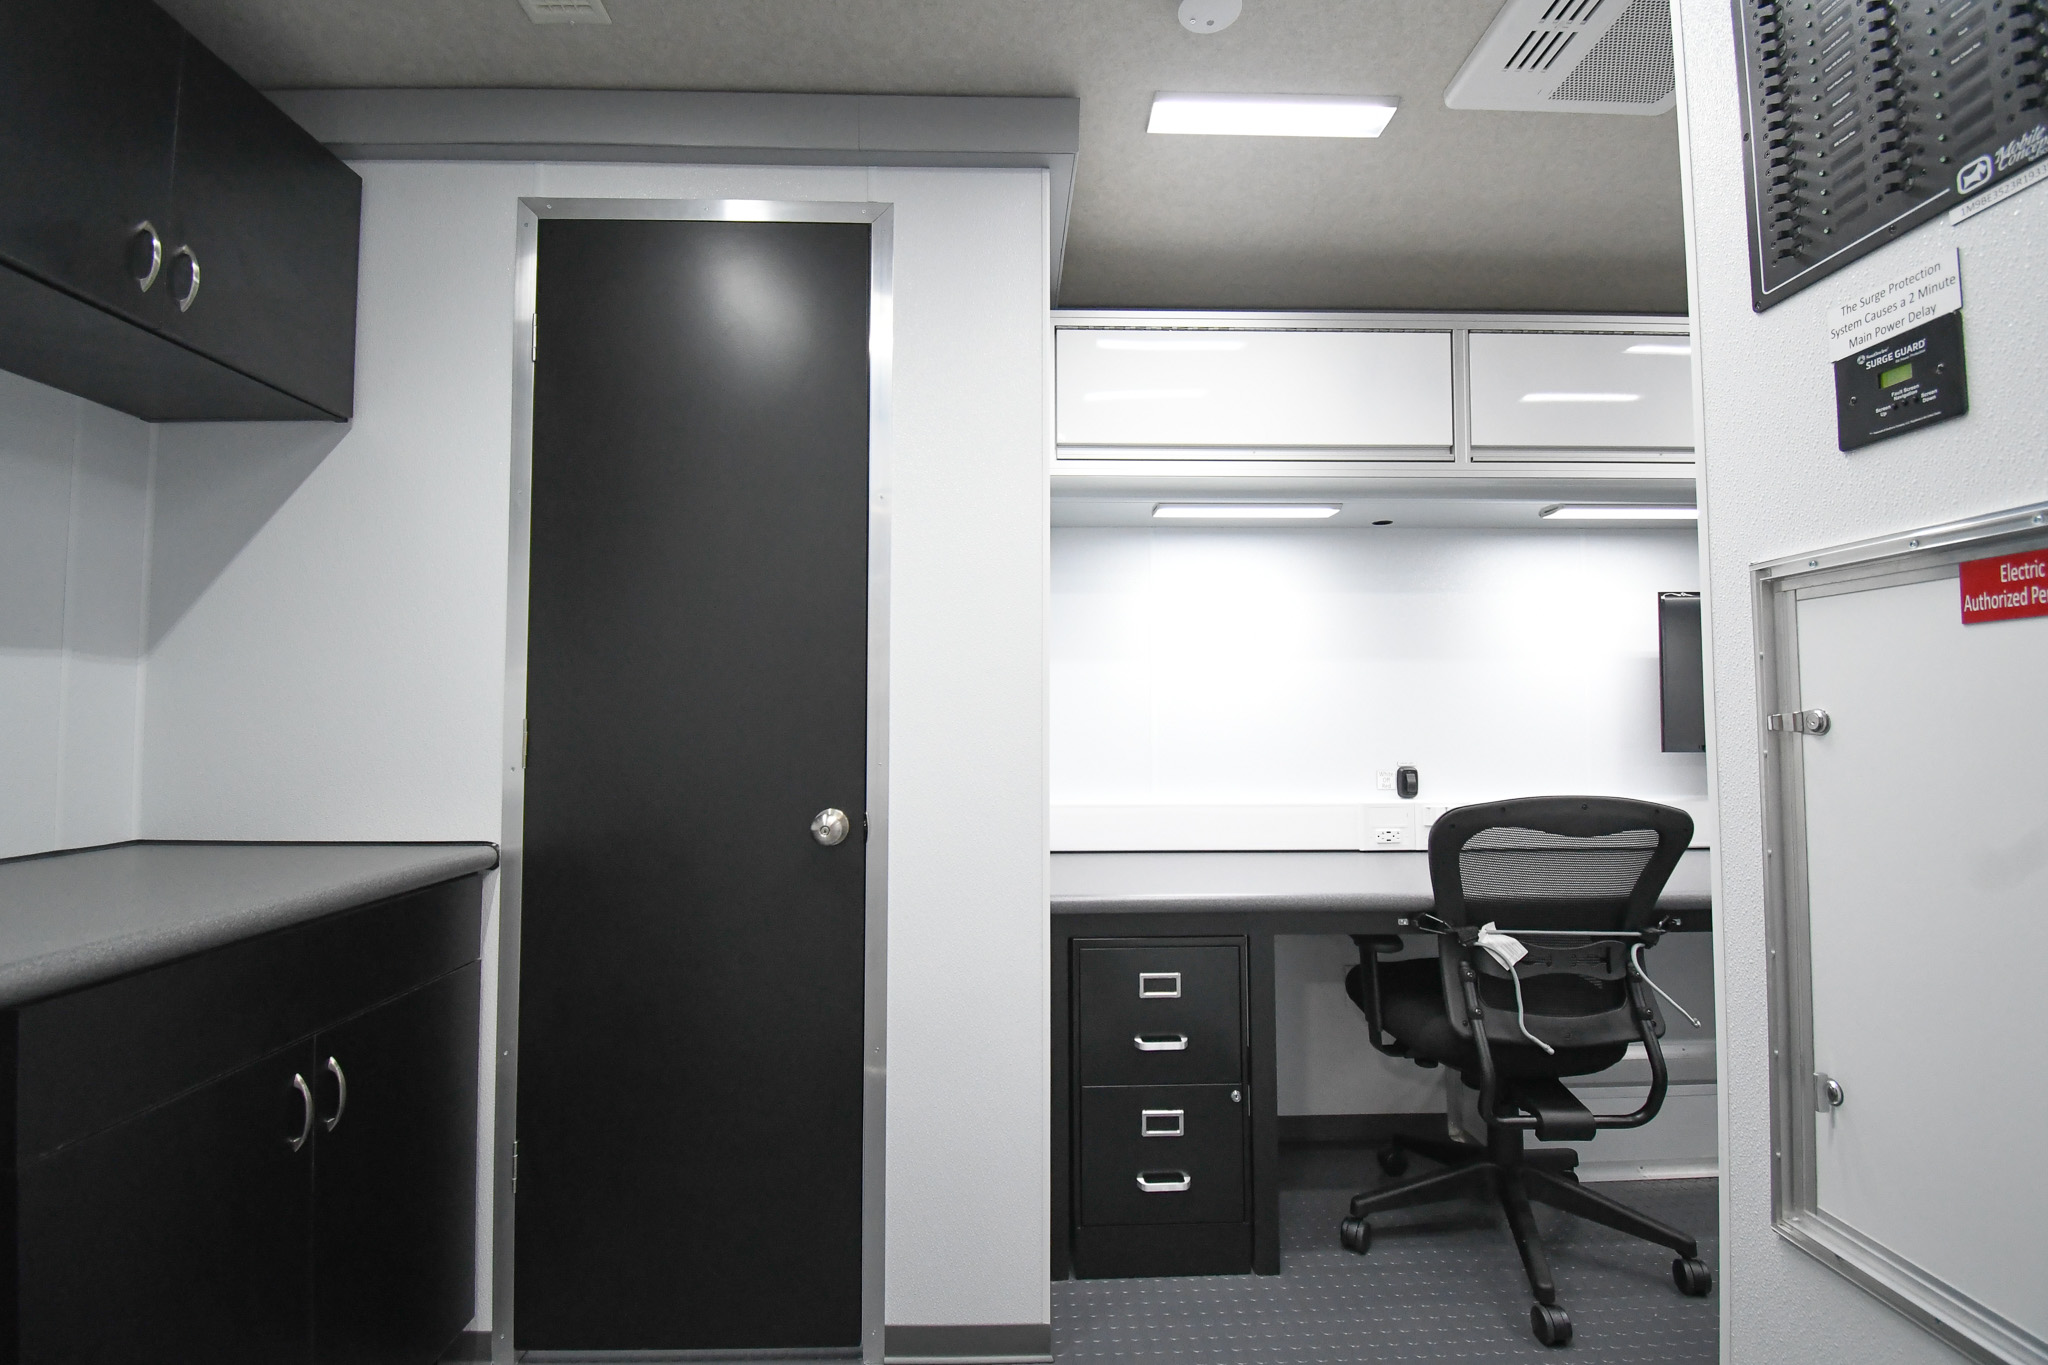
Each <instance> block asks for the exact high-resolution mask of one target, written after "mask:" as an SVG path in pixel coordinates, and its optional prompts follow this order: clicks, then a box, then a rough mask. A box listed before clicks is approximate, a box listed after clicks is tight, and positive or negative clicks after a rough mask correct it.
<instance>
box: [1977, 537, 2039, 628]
mask: <svg viewBox="0 0 2048 1365" xmlns="http://www.w3.org/2000/svg"><path fill="white" fill-rule="evenodd" d="M1962 570H1963V573H1962V579H1963V624H1964V625H1966V626H1977V625H1982V624H1983V623H1984V622H1986V621H2010V620H2012V619H2014V618H2015V617H2020V616H2048V550H2023V551H2021V552H2020V553H2019V554H2016V555H2000V556H1998V557H1997V558H1996V559H1972V560H1969V561H1967V562H1966V563H1964V564H1963V566H1962Z"/></svg>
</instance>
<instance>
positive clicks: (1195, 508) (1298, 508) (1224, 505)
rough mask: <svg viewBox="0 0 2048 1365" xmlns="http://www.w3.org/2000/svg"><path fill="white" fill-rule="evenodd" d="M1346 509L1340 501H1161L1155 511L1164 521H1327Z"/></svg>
mask: <svg viewBox="0 0 2048 1365" xmlns="http://www.w3.org/2000/svg"><path fill="white" fill-rule="evenodd" d="M1343 510H1344V504H1343V503H1341V502H1162V503H1160V504H1158V505H1157V506H1155V507H1154V508H1153V509H1152V515H1153V516H1154V517H1157V518H1158V519H1159V520H1161V521H1324V520H1327V519H1328V518H1330V517H1334V516H1336V515H1337V514H1338V513H1339V512H1341V511H1343Z"/></svg>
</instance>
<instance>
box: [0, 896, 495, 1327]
mask: <svg viewBox="0 0 2048 1365" xmlns="http://www.w3.org/2000/svg"><path fill="white" fill-rule="evenodd" d="M480 910H481V903H480V890H479V881H478V879H477V878H476V877H468V878H463V879H460V880H457V881H453V882H448V883H444V884H442V885H440V886H438V887H433V888H429V889H427V890H425V891H420V892H415V893H411V894H409V895H407V896H404V897H398V898H394V899H392V900H390V901H385V902H379V903H377V904H374V905H370V906H366V907H362V908H359V909H357V910H354V911H349V912H345V913H344V914H340V915H336V916H331V917H328V918H326V919H322V920H316V921H312V922H310V923H308V924H305V925H301V926H298V927H296V928H294V929H290V930H285V931H280V932H278V933H274V934H270V935H265V936H262V937H260V938H254V939H245V940H242V941H240V942H238V943H231V944H228V945H225V946H223V947H221V948H218V949H214V950H212V951H211V952H209V953H202V954H198V955H196V956H194V957H189V958H185V959H181V960H179V961H177V962H173V963H169V964H166V965H164V966H162V967H158V968H154V969H151V970H150V971H147V972H143V973H139V974H136V975H131V976H127V977H123V978H120V979H118V980H115V981H111V982H107V983H105V984H102V985H96V986H89V987H86V988H84V989H82V990H79V991H74V992H70V993H68V994H66V995H62V996H57V997H53V998H50V999H47V1000H42V1001H36V1002H31V1003H29V1004H25V1005H22V1006H19V1007H17V1008H16V1009H13V1010H6V1011H0V1104H4V1106H5V1107H6V1109H7V1110H8V1111H9V1112H8V1113H7V1114H6V1116H5V1117H6V1119H7V1121H6V1122H5V1123H4V1124H0V1157H4V1158H5V1161H4V1166H0V1228H5V1229H8V1230H9V1231H11V1234H12V1235H11V1238H8V1239H6V1240H5V1241H4V1243H0V1257H11V1259H12V1261H13V1274H12V1275H7V1274H5V1273H4V1271H5V1267H4V1265H0V1365H55V1363H58V1362H61V1363H62V1365H134V1363H135V1362H138V1361H159V1360H160V1361H204V1362H206V1365H242V1363H243V1362H248V1365H373V1362H374V1365H433V1362H435V1361H438V1360H439V1359H440V1358H441V1355H442V1352H443V1351H444V1350H445V1349H446V1347H447V1346H448V1344H449V1343H450V1342H451V1341H452V1340H454V1338H455V1337H456V1336H457V1335H458V1334H459V1333H460V1332H461V1331H462V1329H463V1328H464V1326H465V1325H467V1323H468V1321H469V1319H470V1316H471V1314H472V1311H473V1307H474V1297H475V1294H474V1290H475V1284H474V1278H475V1276H474V1255H475V1237H476V1222H475V1214H476V1207H475V1203H476V1193H475V1191H476V1175H475V1172H476V1132H477V1111H476V1102H477V1101H476V1094H477V1092H476V1081H477V1024H478V1016H477V1006H478V981H479V971H480V967H479V964H478V962H477V960H476V959H477V930H478V928H479V922H480ZM251 1054H260V1055H254V1056H252V1055H251ZM138 1057H146V1058H149V1059H151V1064H150V1065H149V1066H147V1067H140V1066H137V1065H135V1064H134V1059H136V1058H138ZM102 1092H111V1093H102Z"/></svg>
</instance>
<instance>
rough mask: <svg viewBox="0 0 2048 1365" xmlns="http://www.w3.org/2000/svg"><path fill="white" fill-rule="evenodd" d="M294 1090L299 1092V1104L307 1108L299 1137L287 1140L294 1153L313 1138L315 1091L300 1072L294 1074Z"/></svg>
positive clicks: (300, 1125)
mask: <svg viewBox="0 0 2048 1365" xmlns="http://www.w3.org/2000/svg"><path fill="white" fill-rule="evenodd" d="M292 1089H294V1090H296V1091H298V1092H299V1103H300V1104H302V1105H304V1106H305V1118H304V1119H303V1120H302V1121H301V1122H300V1124H299V1135H298V1136H297V1137H295V1138H286V1139H285V1141H286V1142H287V1143H289V1144H291V1149H292V1150H293V1151H295V1152H296V1151H298V1150H299V1148H301V1147H303V1146H305V1145H306V1139H307V1138H309V1137H311V1136H313V1090H312V1087H311V1086H309V1085H307V1084H306V1078H305V1077H304V1076H301V1075H300V1074H299V1073H298V1072H296V1071H294V1072H293V1073H292Z"/></svg>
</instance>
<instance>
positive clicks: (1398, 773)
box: [1394, 763, 1422, 801]
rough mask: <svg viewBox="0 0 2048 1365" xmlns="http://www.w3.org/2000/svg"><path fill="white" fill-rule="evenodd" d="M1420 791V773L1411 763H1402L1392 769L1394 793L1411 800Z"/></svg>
mask: <svg viewBox="0 0 2048 1365" xmlns="http://www.w3.org/2000/svg"><path fill="white" fill-rule="evenodd" d="M1421 791H1422V774H1421V773H1419V772H1417V771H1416V770H1415V767H1414V765H1413V764H1407V763H1404V764H1402V765H1401V766H1400V767H1398V768H1396V769H1394V793H1395V795H1397V796H1399V797H1401V798H1402V799H1403V800H1407V801H1413V800H1414V799H1415V798H1416V796H1417V795H1418V794H1419V793H1420V792H1421Z"/></svg>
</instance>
